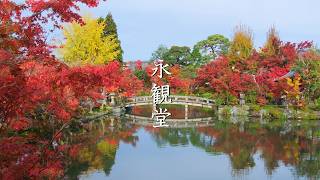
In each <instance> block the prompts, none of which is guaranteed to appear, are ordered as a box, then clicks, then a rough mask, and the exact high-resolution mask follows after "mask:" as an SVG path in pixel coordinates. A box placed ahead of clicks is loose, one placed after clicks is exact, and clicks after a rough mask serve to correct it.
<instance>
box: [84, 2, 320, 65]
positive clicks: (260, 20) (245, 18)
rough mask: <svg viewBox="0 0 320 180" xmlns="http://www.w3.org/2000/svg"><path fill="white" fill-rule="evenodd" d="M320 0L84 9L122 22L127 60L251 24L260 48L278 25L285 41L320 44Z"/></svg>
mask: <svg viewBox="0 0 320 180" xmlns="http://www.w3.org/2000/svg"><path fill="white" fill-rule="evenodd" d="M319 8H320V1H319V0H305V1H302V0H108V1H106V2H102V3H101V4H100V5H99V6H98V7H97V8H93V9H92V8H91V9H89V8H81V11H82V13H85V12H90V14H92V15H93V16H96V17H99V16H103V17H104V16H106V15H107V13H108V12H111V13H112V15H113V17H114V20H115V21H116V23H117V26H118V33H119V37H120V40H121V45H122V48H123V49H124V59H125V60H136V59H142V60H148V59H149V58H150V56H151V53H152V52H153V51H154V50H155V49H156V48H157V47H158V46H159V45H160V44H164V45H167V46H171V45H187V46H193V45H194V44H195V43H196V42H198V41H199V40H202V39H205V38H206V37H207V36H209V35H211V34H222V35H224V36H226V37H228V38H231V37H232V34H233V30H234V27H235V26H236V25H239V24H245V25H247V26H249V27H250V28H251V29H252V31H253V32H254V41H255V46H256V47H260V46H261V45H262V44H263V42H264V41H265V38H266V32H267V31H268V29H269V27H270V26H272V25H274V26H275V27H276V29H277V30H278V32H279V34H280V37H281V39H282V40H284V41H292V42H299V41H301V40H313V41H314V42H315V43H316V44H319V43H320V10H319Z"/></svg>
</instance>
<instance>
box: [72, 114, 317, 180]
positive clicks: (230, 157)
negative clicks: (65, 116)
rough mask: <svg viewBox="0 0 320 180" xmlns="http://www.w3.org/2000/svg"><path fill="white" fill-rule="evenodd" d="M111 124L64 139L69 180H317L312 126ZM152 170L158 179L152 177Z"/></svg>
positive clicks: (221, 122) (94, 125)
mask: <svg viewBox="0 0 320 180" xmlns="http://www.w3.org/2000/svg"><path fill="white" fill-rule="evenodd" d="M110 124H111V120H110V119H106V120H104V121H98V122H94V123H91V124H88V125H85V126H86V127H84V129H85V130H82V131H80V132H78V133H77V134H73V135H72V136H70V137H69V141H68V143H72V144H75V145H76V147H77V152H78V153H77V154H76V155H75V157H72V158H71V159H72V161H71V163H70V166H69V169H68V170H67V171H68V177H69V178H72V179H73V178H76V177H80V178H82V179H97V178H98V179H99V178H110V179H142V180H143V179H150V178H153V179H216V178H218V179H221V178H223V179H233V178H244V179H268V178H275V179H278V178H281V179H284V178H290V179H292V178H308V179H319V178H320V143H319V137H320V130H319V126H318V122H317V121H313V122H310V121H305V122H304V121H302V122H284V121H271V122H267V123H263V124H262V123H260V122H259V120H254V119H250V121H245V122H243V121H241V122H233V121H230V120H226V121H224V120H215V121H214V123H213V124H210V125H209V126H207V127H204V126H202V127H190V128H161V129H155V128H153V127H152V126H151V125H147V126H140V125H139V126H138V125H135V124H134V123H132V121H130V120H120V119H114V120H113V123H112V126H111V125H110ZM128 164H130V166H129V165H128ZM154 168H155V169H154ZM157 168H161V169H158V171H161V172H162V173H163V174H162V175H157V176H154V173H156V172H155V171H157ZM150 171H151V172H150ZM261 171H262V172H261ZM219 177H220V178H219Z"/></svg>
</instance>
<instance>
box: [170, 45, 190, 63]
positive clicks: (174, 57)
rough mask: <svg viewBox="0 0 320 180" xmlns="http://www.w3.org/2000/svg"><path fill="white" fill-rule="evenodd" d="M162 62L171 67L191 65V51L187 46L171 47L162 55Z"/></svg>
mask: <svg viewBox="0 0 320 180" xmlns="http://www.w3.org/2000/svg"><path fill="white" fill-rule="evenodd" d="M164 60H166V62H167V63H168V64H171V65H174V64H179V65H190V64H192V58H191V49H190V48H189V47H187V46H172V47H171V48H170V49H169V51H168V52H167V53H165V54H164Z"/></svg>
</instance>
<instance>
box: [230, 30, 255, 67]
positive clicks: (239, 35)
mask: <svg viewBox="0 0 320 180" xmlns="http://www.w3.org/2000/svg"><path fill="white" fill-rule="evenodd" d="M252 50H253V35H252V31H251V30H250V29H249V28H248V27H246V26H244V25H239V26H237V27H236V28H235V33H234V36H233V39H232V42H231V45H230V49H229V57H230V58H231V59H232V60H233V61H241V60H244V59H246V58H248V57H249V56H250V55H251V53H252Z"/></svg>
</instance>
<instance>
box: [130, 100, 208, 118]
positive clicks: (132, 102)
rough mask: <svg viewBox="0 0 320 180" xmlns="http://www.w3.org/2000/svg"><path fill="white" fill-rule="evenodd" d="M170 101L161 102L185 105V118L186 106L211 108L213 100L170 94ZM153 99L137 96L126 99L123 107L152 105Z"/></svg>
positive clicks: (186, 113)
mask: <svg viewBox="0 0 320 180" xmlns="http://www.w3.org/2000/svg"><path fill="white" fill-rule="evenodd" d="M170 99H171V102H163V104H174V105H184V106H185V120H187V119H188V111H189V110H188V109H189V108H188V106H198V107H206V108H212V106H213V105H214V101H213V100H211V99H207V98H201V97H194V96H174V95H172V96H170ZM152 104H153V99H152V97H151V96H138V97H133V98H130V99H128V102H127V103H126V105H125V107H133V106H142V105H152Z"/></svg>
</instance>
